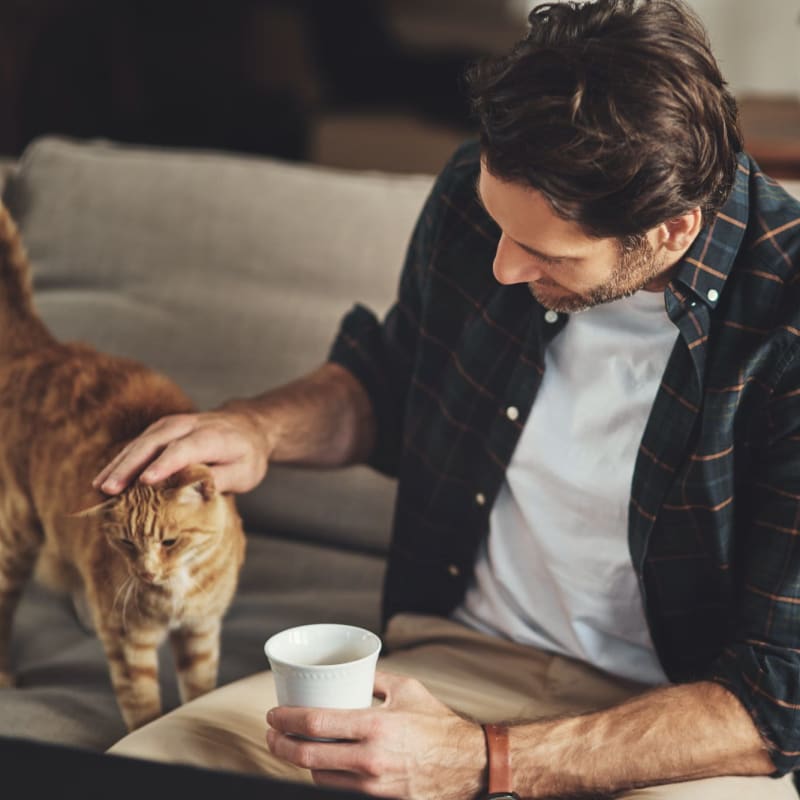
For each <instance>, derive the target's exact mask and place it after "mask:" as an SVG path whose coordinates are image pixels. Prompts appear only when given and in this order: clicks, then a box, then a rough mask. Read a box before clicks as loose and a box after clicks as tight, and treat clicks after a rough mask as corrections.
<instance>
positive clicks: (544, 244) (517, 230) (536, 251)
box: [476, 162, 670, 313]
mask: <svg viewBox="0 0 800 800" xmlns="http://www.w3.org/2000/svg"><path fill="white" fill-rule="evenodd" d="M476 189H477V192H478V200H479V202H481V204H482V205H483V206H484V208H485V209H486V211H487V213H488V214H489V216H491V217H492V219H494V221H495V222H496V223H497V224H498V226H499V227H500V229H501V231H502V235H501V237H500V242H499V244H498V245H497V252H496V254H495V257H494V265H493V269H494V276H495V278H497V280H498V281H499V282H500V283H502V284H505V285H510V284H515V283H527V284H528V288H529V289H530V291H531V294H533V296H534V297H535V298H536V299H537V300H538V301H539V302H540V303H541V304H542V305H543V306H545V307H546V308H551V309H553V310H554V311H559V312H565V313H572V312H575V311H582V310H584V309H586V308H591V307H592V306H596V305H598V304H600V303H608V302H610V301H612V300H618V299H619V298H621V297H627V296H629V295H631V294H633V293H634V292H638V291H639V290H640V289H644V288H646V289H648V290H650V291H658V290H661V289H663V287H664V286H665V285H666V281H667V277H666V272H667V270H668V267H669V266H670V264H669V263H668V260H667V254H666V253H665V252H663V250H662V251H661V252H658V251H657V249H656V248H658V240H657V237H656V232H655V231H650V232H648V233H647V234H646V235H645V236H643V237H642V239H641V240H640V242H639V243H638V244H637V245H636V246H635V247H634V248H632V249H628V250H625V249H623V247H622V245H621V242H620V240H619V239H616V238H606V239H597V238H593V237H591V236H588V235H587V234H586V233H584V232H583V230H582V229H581V228H580V226H579V225H578V224H577V223H576V222H569V221H567V220H564V219H562V218H561V217H559V216H558V215H557V214H556V213H555V211H553V209H552V207H551V206H550V204H549V203H548V202H547V200H546V199H545V198H544V196H543V195H542V194H541V193H540V192H537V191H536V190H535V189H531V188H528V187H524V186H521V185H519V184H516V183H509V182H508V181H503V180H500V179H499V178H497V177H495V176H494V175H492V174H491V173H490V172H489V171H488V170H487V169H486V166H485V164H484V163H483V162H482V163H481V172H480V177H479V179H478V184H477V187H476ZM659 249H660V248H659Z"/></svg>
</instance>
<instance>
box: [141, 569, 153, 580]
mask: <svg viewBox="0 0 800 800" xmlns="http://www.w3.org/2000/svg"><path fill="white" fill-rule="evenodd" d="M139 575H140V576H141V579H142V580H143V581H147V582H148V583H152V582H153V581H154V580H155V578H156V574H155V572H147V571H146V570H143V571H142V572H140V573H139Z"/></svg>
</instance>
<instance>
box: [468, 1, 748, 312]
mask: <svg viewBox="0 0 800 800" xmlns="http://www.w3.org/2000/svg"><path fill="white" fill-rule="evenodd" d="M529 20H530V32H529V34H528V36H527V37H526V38H525V39H523V40H522V41H521V42H519V43H518V44H517V45H516V46H515V48H514V49H513V50H512V52H511V53H510V54H509V55H506V56H500V57H491V58H489V59H485V60H483V61H481V62H480V63H478V64H477V65H475V66H474V67H473V68H472V69H471V70H470V71H469V73H468V75H467V80H468V86H469V91H470V95H471V100H472V106H473V109H474V111H475V113H476V115H477V117H478V120H479V125H480V137H481V149H482V153H483V165H482V176H481V186H483V184H484V183H486V182H487V181H493V182H495V183H496V184H497V186H511V187H516V188H519V189H526V190H527V191H528V192H529V194H530V196H531V197H533V198H536V197H541V198H543V199H544V200H546V203H547V205H548V207H549V210H551V211H552V212H553V213H554V214H555V215H556V216H557V217H558V218H560V219H561V220H564V221H569V222H571V223H573V228H572V230H573V232H575V233H576V234H583V235H585V236H586V237H587V239H592V238H593V239H595V240H596V241H598V242H603V241H604V240H606V239H610V240H613V245H614V246H615V247H616V250H617V252H618V255H619V258H618V259H617V263H616V265H615V267H617V268H618V270H617V271H618V272H619V271H620V270H621V271H622V274H621V275H617V276H616V277H615V280H617V279H622V282H623V283H626V284H629V283H630V281H626V280H624V278H625V274H626V273H625V270H626V263H625V262H626V260H627V261H628V262H632V267H633V269H634V271H638V272H639V273H641V275H640V277H643V276H644V273H647V272H648V271H653V269H655V267H663V266H664V265H668V264H669V261H670V256H671V254H673V253H675V252H678V250H677V248H670V249H668V250H664V248H663V247H662V245H663V244H664V243H666V244H667V245H670V244H676V242H675V241H670V237H669V234H670V229H669V226H672V232H675V231H676V230H677V232H679V233H680V231H682V230H683V228H682V227H681V226H680V225H677V228H676V223H675V221H676V220H678V219H681V218H683V217H685V216H686V215H692V220H694V221H699V219H700V215H702V217H703V218H705V219H709V218H710V217H712V216H713V214H714V213H715V212H716V211H718V210H719V208H720V207H721V206H722V204H723V203H724V202H725V200H726V199H727V196H728V194H729V193H730V190H731V187H732V185H733V180H734V177H735V173H736V155H737V153H738V152H739V151H740V150H741V148H742V139H741V133H740V131H739V127H738V119H737V110H736V103H735V101H734V99H733V97H732V96H731V94H730V93H729V92H728V91H727V89H726V84H725V81H724V80H723V78H722V76H721V74H720V72H719V68H718V67H717V64H716V61H715V59H714V57H713V55H712V53H711V50H710V47H709V44H708V40H707V37H706V33H705V30H704V28H703V26H702V25H701V23H700V22H699V20H698V19H697V17H696V16H695V15H694V14H693V12H691V11H690V10H689V9H688V8H687V7H686V6H685V5H684V4H683V2H681V0H641V1H638V0H594V2H586V3H583V4H579V3H573V2H567V3H548V4H544V5H540V6H537V7H536V8H535V9H534V10H533V11H532V12H531V15H530V18H529ZM495 188H497V187H495ZM484 199H485V198H484ZM487 206H488V207H489V210H490V212H491V211H492V208H491V202H490V203H487ZM534 216H535V215H534ZM496 219H497V217H496ZM692 220H689V222H692ZM497 222H498V223H499V224H500V226H501V228H503V229H504V232H506V231H505V220H503V219H497ZM531 222H532V223H534V222H536V220H535V219H532V220H531ZM684 227H685V226H684ZM689 227H691V226H689ZM696 232H697V230H696V228H695V230H694V232H693V235H692V237H691V238H694V235H696ZM518 233H519V232H518ZM529 233H530V234H532V235H534V238H538V235H539V233H540V231H536V230H533V229H531V230H530V231H529ZM526 236H528V234H526ZM515 238H516V237H515ZM678 238H679V239H680V242H684V240H685V239H686V237H685V236H682V235H681V236H680V237H678ZM521 243H522V244H523V245H532V248H531V247H528V248H527V249H535V250H538V249H539V248H537V247H536V246H535V243H531V242H530V241H526V240H525V238H523V239H522V240H521ZM688 243H690V240H689V241H688ZM647 245H649V247H650V249H652V250H653V252H652V254H650V253H648V247H647ZM501 246H502V243H501ZM687 246H688V244H687ZM553 254H554V255H565V254H566V253H563V252H556V253H553ZM587 255H588V251H587ZM628 266H631V264H628ZM650 267H653V269H650ZM543 280H544V282H545V283H544V284H542V285H546V284H547V281H548V278H546V277H545V278H544V279H543ZM648 280H649V279H648ZM648 280H643V281H640V282H639V284H638V285H637V286H635V287H634V288H633V289H631V286H630V285H628V286H627V290H626V291H623V292H622V293H621V294H620V293H619V292H617V294H616V296H622V294H630V293H631V291H635V290H636V289H638V288H641V287H642V286H644V285H645V283H647V282H648ZM529 282H530V283H535V279H532V280H530V281H529ZM556 283H558V281H557V279H556ZM533 288H534V287H533V286H532V289H533ZM564 288H566V289H571V288H572V287H571V286H570V285H569V284H565V285H564ZM605 288H606V287H604V286H594V287H590V286H584V287H583V289H578V292H579V293H580V294H582V295H584V296H585V298H586V299H589V300H590V301H591V302H588V303H583V306H585V305H592V304H595V303H596V302H603V301H604V299H605V300H608V299H614V297H613V296H606V297H604V299H597V298H598V297H599V296H600V295H602V294H603V290H604V289H605ZM595 289H596V290H597V291H598V292H599V294H597V293H596V292H595V294H592V292H593V291H594V290H595ZM590 290H591V291H590ZM534 293H535V294H536V292H535V291H534ZM567 305H570V303H569V302H568V303H567ZM574 305H575V308H577V307H581V304H580V302H578V301H575V303H574ZM564 310H568V309H567V308H566V307H565V308H564Z"/></svg>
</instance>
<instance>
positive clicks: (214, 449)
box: [92, 408, 267, 495]
mask: <svg viewBox="0 0 800 800" xmlns="http://www.w3.org/2000/svg"><path fill="white" fill-rule="evenodd" d="M262 438H263V437H262V435H261V432H260V430H259V427H258V425H257V423H256V422H255V421H254V417H253V415H251V414H248V413H247V412H245V411H243V410H234V409H232V408H228V409H227V410H218V411H207V412H202V413H195V414H173V415H170V416H167V417H162V418H161V419H160V420H158V421H157V422H154V423H153V424H152V425H150V426H149V427H148V428H146V429H145V431H144V432H143V433H142V434H141V435H140V436H138V437H137V438H136V439H134V440H133V441H131V442H129V443H128V444H127V445H126V446H125V447H124V448H123V449H122V450H121V451H120V452H119V453H118V455H117V456H116V457H115V458H114V459H113V460H112V461H111V462H110V463H109V464H107V465H106V466H105V467H104V468H103V469H102V470H101V471H100V473H99V474H98V475H97V477H95V479H94V480H93V481H92V486H93V487H94V488H95V489H100V490H101V491H103V492H105V493H106V494H112V495H113V494H118V493H119V492H121V491H122V490H123V489H125V487H126V486H128V485H129V484H130V483H131V482H132V481H133V480H134V478H136V476H137V475H138V476H139V480H140V481H141V482H142V483H145V484H154V483H158V482H159V481H162V480H164V479H165V478H168V477H170V476H171V475H173V474H175V473H176V472H178V471H179V470H181V469H183V468H185V467H187V466H189V465H190V464H207V465H208V466H209V468H210V469H211V474H212V475H213V477H214V484H215V486H216V488H217V490H218V491H220V492H246V491H249V490H250V489H252V488H253V487H254V486H256V485H257V484H258V483H260V482H261V480H262V479H263V478H264V475H265V474H266V471H267V456H266V448H265V446H264V443H263V441H262ZM142 470H144V471H142ZM140 473H141V474H140Z"/></svg>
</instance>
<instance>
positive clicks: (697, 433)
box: [330, 143, 800, 773]
mask: <svg viewBox="0 0 800 800" xmlns="http://www.w3.org/2000/svg"><path fill="white" fill-rule="evenodd" d="M478 169H479V151H478V147H477V145H476V144H474V143H470V144H467V145H465V146H464V147H462V148H460V149H459V150H458V151H457V153H456V154H455V156H454V157H453V158H452V159H451V161H450V163H449V164H448V165H447V167H446V168H445V169H444V171H443V172H442V174H441V175H440V177H439V178H438V180H437V182H436V184H435V186H434V188H433V190H432V192H431V194H430V196H429V198H428V201H427V203H426V205H425V207H424V210H423V212H422V214H421V216H420V219H419V221H418V223H417V226H416V229H415V231H414V234H413V237H412V240H411V243H410V246H409V250H408V255H407V260H406V263H405V267H404V269H403V272H402V276H401V280H400V286H399V292H398V298H397V301H396V303H395V305H394V306H393V307H392V309H391V310H390V312H389V313H388V315H387V317H386V319H385V320H383V321H382V322H379V321H378V320H377V319H376V318H375V316H374V315H373V314H372V313H371V312H370V311H368V310H367V309H366V308H364V307H362V306H356V307H355V308H354V309H353V310H352V311H351V312H350V313H349V314H348V316H347V317H346V318H345V319H344V321H343V323H342V328H341V331H340V333H339V336H338V338H337V340H336V342H335V343H334V345H333V348H332V351H331V355H330V358H331V360H333V361H336V362H338V363H340V364H342V365H344V366H345V367H347V368H348V369H350V370H351V371H352V372H353V373H354V374H355V375H356V376H357V377H358V378H359V379H360V380H361V381H362V382H363V384H364V386H365V387H366V389H367V391H368V392H369V395H370V397H371V399H372V402H373V405H374V409H375V413H376V415H377V419H378V427H379V439H378V443H377V445H376V448H375V452H374V453H373V455H372V458H371V463H372V464H373V465H374V466H375V467H377V468H378V469H380V470H382V471H384V472H386V473H388V474H390V475H395V476H397V478H398V492H397V501H396V509H395V518H394V530H393V537H392V543H391V547H390V553H389V560H388V567H387V574H386V582H385V587H384V618H388V617H389V616H391V615H392V614H394V613H395V612H398V611H415V612H421V613H428V614H439V615H448V614H449V613H450V612H451V611H452V610H453V609H454V608H455V606H456V605H457V604H458V603H459V602H460V601H461V599H462V598H463V596H464V592H465V589H466V587H467V585H468V583H469V581H470V579H471V577H472V573H473V566H474V563H475V558H476V553H477V550H478V546H479V543H480V542H481V540H482V538H483V537H484V536H486V535H487V534H488V532H489V514H490V511H491V507H492V503H493V501H494V499H495V497H496V496H497V493H498V490H499V489H500V486H501V483H502V481H503V479H504V475H505V471H506V468H507V466H508V464H509V461H510V460H511V456H512V453H513V451H514V447H515V445H516V443H517V441H518V439H519V435H520V432H521V431H522V428H523V426H524V425H525V421H526V419H527V417H528V413H529V411H530V408H531V405H532V403H533V402H534V400H535V398H536V392H537V390H538V388H539V385H540V383H541V379H542V374H543V365H544V348H545V347H546V346H547V343H548V342H549V341H550V340H551V339H552V338H553V337H554V336H556V335H557V334H558V332H559V331H560V330H561V329H562V328H563V326H564V325H565V324H567V322H568V319H567V316H566V315H562V314H559V315H557V317H556V318H555V321H552V320H553V318H554V315H553V313H552V312H551V313H549V314H547V315H546V316H545V309H544V308H543V307H542V306H541V305H539V304H538V303H537V302H536V301H535V300H534V298H533V297H532V296H531V294H530V292H529V291H528V288H527V286H526V285H524V284H521V285H516V286H502V285H500V284H499V283H497V282H496V280H495V279H494V277H493V275H492V260H493V258H494V253H495V248H496V245H497V242H498V238H499V235H500V231H499V229H498V227H497V226H496V225H495V223H494V222H493V221H492V220H491V219H490V218H489V217H488V216H487V215H486V213H485V212H484V211H483V209H482V208H481V207H480V205H479V204H478V202H477V201H476V196H475V181H476V178H477V176H478ZM664 301H665V305H666V311H667V314H668V315H669V317H670V319H671V320H672V322H673V323H674V324H675V326H676V327H677V329H678V331H679V332H680V335H679V336H678V338H677V342H676V344H675V347H674V349H673V351H672V354H671V356H670V359H669V362H668V364H667V367H666V370H665V372H664V376H663V379H662V382H661V385H660V388H659V391H658V394H657V396H656V399H655V402H654V404H653V408H652V411H651V414H650V418H649V421H648V423H647V427H646V429H645V432H644V436H643V438H642V442H641V446H640V448H639V453H638V456H637V460H636V466H635V471H634V477H633V485H632V490H631V499H630V507H629V526H628V527H629V529H628V537H629V545H630V552H631V558H632V562H633V566H634V569H635V570H636V574H637V576H638V579H639V586H640V588H641V592H642V597H643V601H644V606H645V609H646V614H647V620H648V623H649V626H650V632H651V635H652V639H653V643H654V645H655V648H656V650H657V653H658V656H659V658H660V660H661V663H662V665H663V667H664V670H665V672H666V673H667V675H668V676H669V678H670V680H672V681H674V682H685V681H693V680H702V679H708V680H713V681H718V682H720V683H722V684H724V685H725V686H727V687H728V688H729V689H730V690H731V691H733V692H734V693H735V694H736V695H737V696H738V697H739V698H740V699H741V701H742V702H743V703H744V705H745V706H746V708H747V709H748V710H749V711H750V713H751V714H752V716H753V718H754V720H755V722H756V724H757V725H758V727H759V729H760V730H761V731H762V733H763V734H764V736H765V737H766V738H767V739H768V741H769V742H770V745H771V748H772V749H771V755H772V757H773V759H774V761H775V764H776V765H777V767H778V770H779V772H780V773H783V772H786V771H788V770H791V769H793V768H794V767H795V766H797V765H800V760H799V757H800V714H798V711H799V710H800V205H799V204H798V203H797V202H795V201H794V200H792V199H791V198H790V197H789V196H788V195H787V194H786V193H785V192H784V191H783V190H782V189H781V188H780V187H779V186H778V185H777V184H776V183H775V182H774V181H773V180H771V179H770V178H768V177H766V176H765V175H763V174H762V173H761V172H760V170H759V168H758V166H757V164H755V163H754V162H753V161H752V160H751V159H749V158H748V157H747V156H745V155H742V156H741V157H740V161H739V170H738V175H737V180H736V185H735V188H734V190H733V192H732V195H731V197H730V198H729V200H728V202H727V204H726V205H725V207H724V209H723V210H722V212H721V213H719V214H718V215H717V216H716V218H715V219H714V220H712V221H711V222H710V224H708V225H706V226H705V227H704V228H703V230H702V232H701V233H700V235H699V236H698V238H697V239H696V241H695V242H694V244H693V245H692V247H691V249H690V250H689V252H688V253H687V254H686V256H685V257H684V258H683V260H682V261H681V263H680V265H679V266H678V268H677V270H676V273H675V277H674V279H673V280H672V281H671V283H670V284H669V286H668V287H667V289H666V290H665V292H664ZM512 407H513V409H516V411H511V412H510V413H509V412H508V409H509V408H512ZM580 557H581V554H580V553H579V552H576V553H575V559H576V561H577V560H578V559H580Z"/></svg>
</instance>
